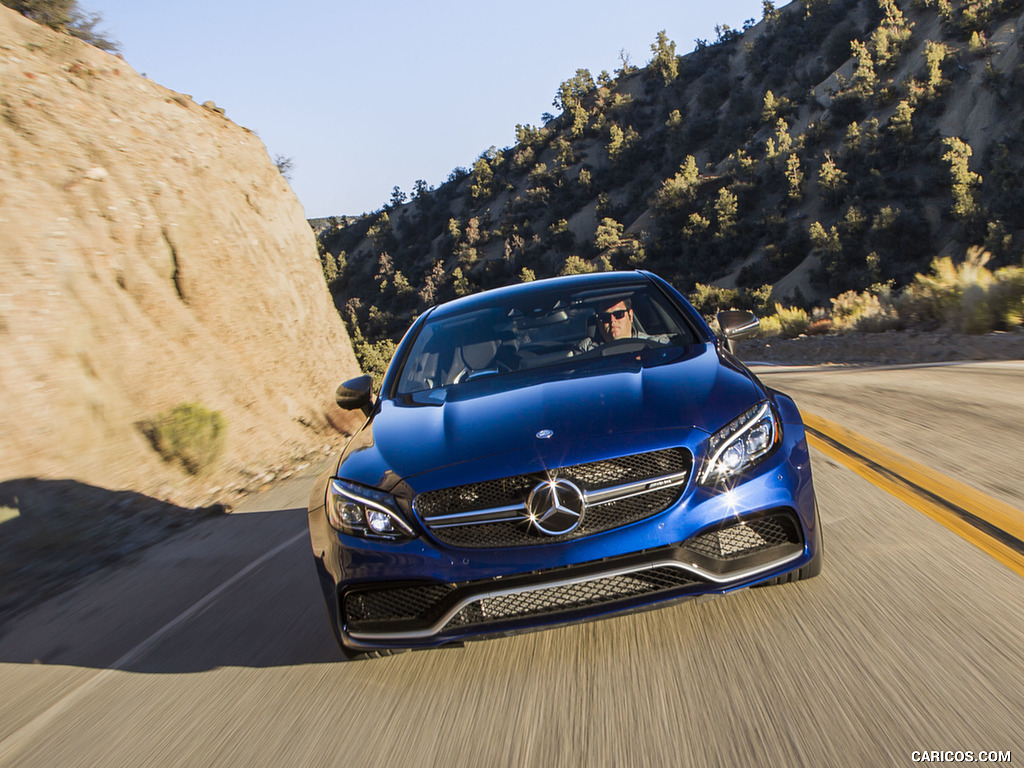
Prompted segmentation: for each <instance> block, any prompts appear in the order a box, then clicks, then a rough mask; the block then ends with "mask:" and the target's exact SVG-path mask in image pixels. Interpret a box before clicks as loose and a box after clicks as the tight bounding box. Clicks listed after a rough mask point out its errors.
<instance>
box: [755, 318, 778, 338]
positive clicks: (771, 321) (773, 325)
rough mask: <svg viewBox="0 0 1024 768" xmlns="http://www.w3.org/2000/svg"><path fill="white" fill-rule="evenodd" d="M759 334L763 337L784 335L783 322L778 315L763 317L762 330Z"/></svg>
mask: <svg viewBox="0 0 1024 768" xmlns="http://www.w3.org/2000/svg"><path fill="white" fill-rule="evenodd" d="M758 335H759V336H760V337H761V338H763V339H770V338H773V337H775V336H781V335H782V323H780V322H779V318H778V315H769V316H768V317H762V318H761V325H760V331H759V333H758Z"/></svg>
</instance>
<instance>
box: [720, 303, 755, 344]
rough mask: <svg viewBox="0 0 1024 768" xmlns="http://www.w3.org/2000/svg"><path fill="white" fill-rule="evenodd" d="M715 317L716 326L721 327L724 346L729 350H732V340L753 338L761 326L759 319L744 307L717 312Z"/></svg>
mask: <svg viewBox="0 0 1024 768" xmlns="http://www.w3.org/2000/svg"><path fill="white" fill-rule="evenodd" d="M717 317H718V327H719V328H721V329H722V335H723V336H725V345H726V348H727V349H728V350H729V351H730V352H733V345H732V343H733V342H734V341H741V340H743V339H750V338H753V337H754V336H756V335H757V332H758V330H759V329H760V328H761V321H760V320H758V319H757V317H756V316H755V315H754V313H753V312H747V311H746V310H745V309H729V310H724V311H722V312H719V313H718V315H717Z"/></svg>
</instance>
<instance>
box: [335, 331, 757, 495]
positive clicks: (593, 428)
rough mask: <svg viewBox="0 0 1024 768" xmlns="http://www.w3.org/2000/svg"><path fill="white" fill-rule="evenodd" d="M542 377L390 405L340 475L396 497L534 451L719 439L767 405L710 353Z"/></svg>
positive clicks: (654, 355) (672, 354) (642, 358)
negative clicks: (406, 485) (652, 435)
mask: <svg viewBox="0 0 1024 768" xmlns="http://www.w3.org/2000/svg"><path fill="white" fill-rule="evenodd" d="M648 353H651V354H648ZM534 375H535V376H536V378H528V377H522V376H521V375H515V374H514V375H509V376H506V377H496V378H494V379H481V380H478V381H473V382H467V383H465V384H462V385H459V386H456V387H449V388H447V389H445V390H433V391H431V392H423V393H417V394H416V395H411V396H406V397H404V398H399V399H396V400H384V401H383V402H382V403H381V404H380V409H379V411H378V412H377V413H376V415H375V416H374V418H373V419H372V420H371V421H370V422H369V423H368V424H367V426H366V428H365V429H364V430H363V431H362V432H361V433H360V434H359V435H357V436H356V437H355V438H354V439H353V441H352V444H351V445H350V446H349V450H348V452H347V454H346V456H344V457H343V458H342V461H341V465H340V467H339V471H338V474H339V475H340V476H344V477H347V478H349V479H352V480H355V481H358V482H363V483H366V484H368V485H375V486H377V487H382V488H388V487H389V486H393V485H394V484H395V483H397V482H398V481H399V480H408V479H410V478H412V477H414V476H416V475H418V474H420V473H424V472H430V471H432V470H436V469H441V468H443V467H447V466H451V465H454V464H460V463H464V462H471V461H476V460H480V459H484V458H487V457H492V456H493V457H496V456H499V455H513V454H522V453H524V452H525V453H526V454H527V455H534V456H537V455H540V456H542V460H543V455H544V454H547V455H548V457H549V458H548V460H550V461H556V460H557V459H555V458H553V457H554V455H555V454H558V453H559V452H561V453H563V454H564V453H565V446H566V445H568V444H570V443H572V444H576V445H579V444H581V443H583V444H586V443H588V442H590V443H602V444H605V443H606V442H607V438H608V436H621V437H623V438H625V437H626V436H627V435H630V434H635V433H649V432H652V431H660V430H678V429H680V428H695V429H699V430H702V431H704V432H709V433H710V432H713V431H715V430H717V429H719V428H721V427H722V426H724V425H725V424H726V423H728V422H729V421H730V420H731V419H733V418H735V417H736V416H737V415H739V414H740V413H742V412H743V411H744V410H745V409H747V408H749V407H750V405H752V404H753V403H755V402H757V401H758V400H760V399H763V398H764V397H765V394H764V392H763V391H762V390H761V389H760V387H759V386H758V385H757V384H756V383H755V380H754V379H753V378H752V377H751V376H750V375H749V374H748V373H747V372H746V371H745V370H744V369H743V368H741V367H733V366H732V365H730V364H729V363H727V362H723V360H722V359H720V358H719V355H718V352H717V350H716V349H715V348H714V346H713V345H711V344H708V345H697V346H694V347H689V348H684V349H680V348H672V349H670V350H648V352H645V353H643V354H638V355H633V356H625V358H624V359H615V360H604V361H598V364H596V365H595V364H588V365H581V366H580V367H577V368H572V367H565V368H563V369H560V370H553V369H545V370H544V371H538V372H536V374H534ZM513 387H514V388H513ZM548 432H550V436H548V437H540V436H539V435H540V434H541V433H544V434H546V433H548ZM626 442H630V443H632V442H634V441H631V440H627V441H626ZM497 463H499V464H503V463H504V462H497Z"/></svg>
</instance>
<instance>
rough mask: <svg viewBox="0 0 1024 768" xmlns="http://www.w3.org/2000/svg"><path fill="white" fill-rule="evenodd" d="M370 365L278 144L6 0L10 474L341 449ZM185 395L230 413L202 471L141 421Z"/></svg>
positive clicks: (141, 474)
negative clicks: (350, 392)
mask: <svg viewBox="0 0 1024 768" xmlns="http://www.w3.org/2000/svg"><path fill="white" fill-rule="evenodd" d="M356 372H357V371H356V363H355V360H354V357H353V355H352V351H351V346H350V344H349V340H348V337H347V335H346V333H345V330H344V326H343V324H342V322H341V321H340V318H339V317H338V314H337V312H336V310H335V308H334V306H333V304H332V302H331V298H330V296H329V294H328V291H327V289H326V286H325V284H324V280H323V277H322V274H321V269H320V264H319V260H318V258H317V254H316V246H315V242H314V238H313V234H312V231H311V230H310V228H309V226H308V224H307V222H306V221H305V218H304V213H303V210H302V207H301V205H300V204H299V201H298V200H297V199H296V197H295V195H294V193H293V192H292V191H291V189H290V187H289V186H288V184H287V182H286V180H285V179H284V178H283V177H282V176H281V174H280V173H279V172H278V171H277V169H276V167H275V166H274V164H273V163H272V162H271V161H270V159H269V157H268V156H267V152H266V149H265V147H264V146H263V144H262V143H261V142H260V140H259V139H258V138H257V137H256V136H255V135H254V134H253V133H252V132H250V131H248V130H246V129H244V128H241V127H239V126H238V125H235V124H234V123H232V122H231V121H230V120H229V119H228V118H226V117H225V116H223V115H222V114H220V113H219V112H218V111H215V110H212V109H208V108H206V107H203V106H200V105H198V104H196V103H194V102H193V101H192V99H191V98H190V97H189V96H186V95H182V94H178V93H175V92H173V91H170V90H168V89H166V88H164V87H162V86H160V85H157V84H156V83H153V82H151V81H149V80H147V79H145V78H143V77H141V76H140V75H138V74H137V73H136V72H135V71H134V70H132V68H131V67H130V66H128V65H127V64H126V63H125V62H124V61H123V60H121V59H120V58H117V57H115V56H111V55H109V54H106V53H104V52H102V51H100V50H97V49H95V48H92V47H90V46H87V45H85V44H83V43H81V42H79V41H77V40H74V39H72V38H69V37H67V36H62V35H59V34H56V33H53V32H51V31H49V30H47V29H44V28H42V27H40V26H38V25H36V24H34V23H32V22H30V21H28V20H26V19H24V18H22V17H21V16H20V15H18V14H17V13H15V12H13V11H11V10H9V9H7V8H5V7H2V6H0V388H2V393H3V404H2V407H0V480H6V479H12V478H23V477H44V478H58V477H60V478H74V479H78V480H81V481H83V482H88V483H92V484H96V485H101V486H104V487H108V488H131V489H134V490H138V491H141V492H143V493H147V492H150V493H152V492H155V491H156V489H158V488H164V489H166V488H167V487H168V486H170V487H173V488H175V489H177V488H180V487H185V486H188V485H189V484H190V483H191V484H192V485H193V486H195V484H196V483H197V482H202V483H204V484H206V485H210V484H215V483H216V482H217V478H218V477H219V476H223V475H224V474H225V473H228V472H237V470H238V469H239V468H240V467H249V466H259V465H261V464H273V463H275V462H277V461H279V460H284V459H286V458H287V457H288V455H290V454H296V453H301V452H303V451H307V450H310V449H313V448H316V447H317V446H318V445H322V444H323V443H324V441H325V439H327V437H328V436H329V431H330V430H329V428H328V427H327V426H326V423H325V420H324V415H325V413H326V412H327V410H328V409H329V408H330V407H331V396H332V393H333V391H334V387H335V386H336V385H337V384H338V382H340V381H341V380H343V379H344V378H345V377H347V376H350V375H354V374H355V373H356ZM182 402H198V403H201V404H202V405H204V406H206V407H208V408H211V409H216V410H219V411H221V412H222V413H223V415H224V417H225V418H226V420H227V423H228V437H227V446H226V451H225V456H224V458H223V460H222V462H221V464H220V469H219V470H218V471H217V472H214V473H213V474H212V475H209V476H207V477H205V478H202V479H201V480H199V481H196V480H194V479H191V478H189V477H187V476H185V475H184V473H183V472H182V471H181V470H180V469H178V468H175V467H173V466H171V465H169V464H167V463H165V462H164V461H162V460H161V459H160V458H159V457H158V456H157V455H156V453H155V452H154V450H153V449H152V447H151V446H150V444H149V443H148V441H147V440H146V439H145V438H144V436H143V435H142V433H141V432H140V430H139V428H138V424H139V423H140V422H142V421H144V420H146V419H149V418H152V417H153V416H154V415H156V414H157V413H159V412H160V411H162V410H164V409H167V408H170V407H172V406H174V405H176V404H178V403H182Z"/></svg>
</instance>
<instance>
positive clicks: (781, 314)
mask: <svg viewBox="0 0 1024 768" xmlns="http://www.w3.org/2000/svg"><path fill="white" fill-rule="evenodd" d="M775 317H776V318H778V321H779V326H780V328H781V330H782V335H783V336H784V337H785V338H787V339H793V338H796V337H797V336H799V335H800V334H801V333H807V328H808V326H810V324H811V319H810V317H809V316H808V315H807V311H806V310H804V309H800V307H784V306H782V305H781V304H776V305H775Z"/></svg>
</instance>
